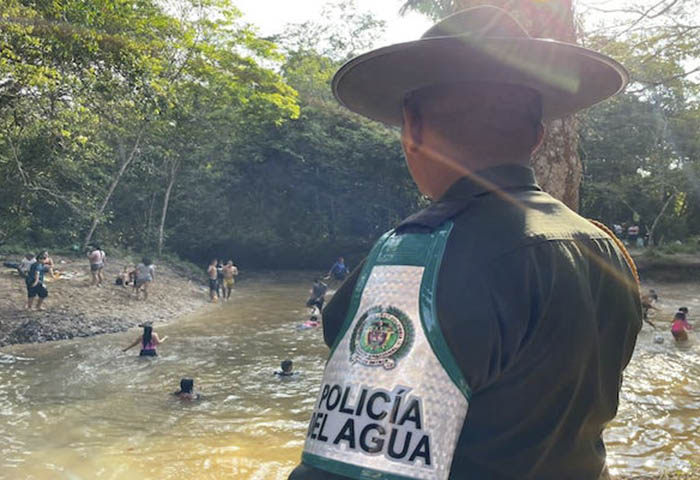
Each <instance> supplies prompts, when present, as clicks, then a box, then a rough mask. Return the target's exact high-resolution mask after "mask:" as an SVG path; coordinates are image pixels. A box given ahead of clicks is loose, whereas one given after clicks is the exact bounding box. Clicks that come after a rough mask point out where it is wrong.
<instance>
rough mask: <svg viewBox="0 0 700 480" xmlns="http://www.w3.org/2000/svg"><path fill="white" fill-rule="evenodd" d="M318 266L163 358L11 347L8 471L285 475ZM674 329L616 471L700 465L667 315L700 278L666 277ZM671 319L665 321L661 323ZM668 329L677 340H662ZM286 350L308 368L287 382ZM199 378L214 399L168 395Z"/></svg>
mask: <svg viewBox="0 0 700 480" xmlns="http://www.w3.org/2000/svg"><path fill="white" fill-rule="evenodd" d="M308 280H309V278H308V274H291V273H290V274H275V275H269V276H265V277H263V276H257V277H255V278H253V279H251V280H249V281H247V282H241V283H240V285H239V286H238V288H237V290H236V292H235V294H234V298H233V299H232V301H231V302H230V303H229V304H227V305H216V306H213V308H210V309H207V310H206V311H204V312H201V313H199V314H197V315H193V316H191V317H189V318H187V319H184V320H181V321H179V322H177V323H176V324H173V325H169V326H164V327H157V326H156V331H157V332H158V333H159V334H160V335H161V336H162V335H168V336H169V337H170V338H169V339H168V341H167V342H166V343H165V344H164V345H163V346H162V348H161V349H160V356H159V357H158V358H156V359H142V358H138V357H137V356H136V355H137V352H136V351H130V352H128V353H121V350H120V348H121V347H123V346H126V345H128V344H129V343H130V342H131V341H132V340H133V339H134V338H135V337H136V336H137V335H138V333H139V332H138V331H136V330H133V331H130V332H128V333H124V334H114V335H106V336H100V337H94V338H89V339H79V340H71V341H63V342H55V343H48V344H37V345H17V346H12V347H5V348H3V349H2V350H0V452H2V455H1V456H0V478H3V479H4V478H6V479H70V480H77V479H119V480H123V479H127V480H128V479H143V478H148V479H156V478H157V479H181V478H196V479H222V478H231V479H234V478H235V479H241V480H258V479H259V480H276V479H285V478H286V476H287V474H288V473H289V471H290V470H291V469H292V468H293V467H294V465H296V463H297V462H298V460H299V456H300V453H301V449H302V446H303V440H304V435H305V433H306V428H307V422H308V419H309V416H310V413H311V407H312V404H313V402H314V398H315V395H316V391H317V388H318V385H319V382H320V379H321V374H322V371H323V365H324V360H325V357H326V355H327V352H328V350H327V348H326V347H325V345H324V344H323V339H322V334H321V331H320V329H316V330H311V331H297V330H296V326H297V325H298V324H300V323H301V322H302V321H303V320H304V319H305V318H306V316H307V312H306V309H305V308H304V307H303V302H304V300H305V298H306V295H307V292H308V288H309V281H308ZM653 286H654V287H655V288H656V289H657V291H658V292H659V294H660V296H661V304H660V308H662V312H663V313H661V314H658V315H657V316H656V318H657V320H660V319H662V318H663V320H664V322H663V325H664V328H663V330H659V331H658V332H654V331H652V330H651V329H649V327H645V328H644V330H643V332H642V334H641V335H640V337H639V341H638V346H637V349H636V351H635V355H634V358H633V360H632V363H631V365H630V367H629V368H628V369H627V372H626V376H625V384H624V388H623V391H622V395H621V405H620V410H619V415H618V416H617V418H616V419H615V420H614V422H613V423H612V424H611V425H610V427H609V428H608V430H607V432H606V441H607V445H608V451H609V457H608V463H609V465H610V468H611V470H612V471H613V472H616V473H625V474H630V475H632V474H645V473H656V472H659V471H660V470H664V469H673V470H676V469H680V470H685V469H690V468H692V464H693V462H695V463H697V462H698V461H700V459H699V458H698V456H699V454H700V438H699V436H698V431H699V429H700V357H699V355H698V353H700V351H699V349H698V344H697V343H691V344H690V345H687V346H684V347H683V348H679V347H677V346H676V345H675V344H674V342H673V340H672V337H671V335H670V333H669V331H668V318H670V315H671V314H672V313H673V311H674V310H675V308H677V307H678V306H681V304H683V305H686V306H688V307H689V308H690V313H691V319H692V318H693V317H694V313H695V312H698V313H700V293H699V292H700V284H698V283H676V284H671V283H657V284H654V285H653ZM659 323H661V322H659ZM655 335H662V337H663V338H664V343H662V344H657V343H654V336H655ZM285 358H291V359H293V360H294V362H295V365H296V366H297V367H298V368H299V369H300V370H301V372H302V373H301V375H300V376H299V377H295V378H293V379H289V380H279V379H276V378H275V377H273V375H272V372H273V371H274V370H275V369H276V368H278V366H279V362H280V361H281V360H283V359H285ZM184 376H191V377H194V378H195V382H196V386H197V388H198V389H199V390H200V391H201V392H202V393H203V399H202V400H201V401H199V402H196V403H182V402H180V401H179V400H177V399H176V398H174V397H173V396H171V395H169V392H171V391H173V390H175V389H176V388H177V386H178V383H179V379H180V378H181V377H184Z"/></svg>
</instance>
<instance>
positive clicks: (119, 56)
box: [0, 0, 700, 268]
mask: <svg viewBox="0 0 700 480" xmlns="http://www.w3.org/2000/svg"><path fill="white" fill-rule="evenodd" d="M475 3H483V2H475V1H462V2H452V1H449V2H448V1H442V2H441V1H439V0H436V1H430V0H422V1H421V0H413V1H408V2H400V1H397V2H396V5H397V7H396V8H397V11H398V10H399V9H400V8H402V7H403V9H409V10H410V9H412V10H416V11H420V12H422V13H424V14H426V15H429V16H432V17H433V18H437V17H439V16H442V15H444V14H447V13H449V12H450V11H454V9H456V8H459V7H462V6H466V5H470V4H475ZM540 3H542V2H540ZM544 3H549V4H551V5H555V4H556V5H559V6H561V5H565V6H566V8H570V4H569V3H567V2H564V1H563V0H547V2H544ZM0 5H2V7H1V8H0V179H1V180H0V181H1V182H2V188H1V189H0V246H2V248H4V249H6V250H11V249H16V250H23V249H25V248H30V249H32V250H35V249H38V248H52V249H56V248H58V249H75V250H80V249H81V248H82V247H83V246H84V245H86V244H88V243H90V242H99V243H101V244H102V245H107V246H112V247H116V248H120V249H129V250H132V251H134V252H140V253H149V254H154V255H162V254H166V253H175V254H177V255H180V256H182V257H185V258H189V259H191V260H195V261H202V260H204V259H206V258H207V257H209V256H211V255H225V256H227V257H232V258H234V259H235V260H236V261H237V262H238V263H239V264H241V265H242V266H248V267H277V268H292V267H294V268H298V267H309V268H310V267H322V266H327V265H328V264H329V262H331V261H332V259H333V258H334V257H335V256H337V255H339V254H344V255H345V256H347V257H350V258H355V259H358V258H360V257H361V256H363V255H364V253H365V252H366V250H367V249H368V248H369V246H370V245H371V243H372V242H373V240H374V239H375V238H376V237H377V236H378V235H379V234H380V233H381V232H383V231H385V230H386V229H388V228H390V227H391V226H392V225H393V224H395V223H396V222H397V221H398V220H400V219H401V218H403V217H404V216H406V215H408V214H409V213H410V212H412V211H414V210H416V209H417V208H420V207H421V206H422V205H425V204H427V201H426V200H425V199H423V198H421V197H420V196H419V195H418V194H417V192H416V190H415V188H414V187H413V186H412V182H411V180H410V177H409V176H408V173H407V171H406V169H405V167H404V165H403V157H402V153H401V149H400V145H399V142H398V132H397V131H396V130H394V129H390V128H387V127H384V126H382V125H380V124H377V123H374V122H370V121H367V120H364V119H362V118H360V117H358V116H357V115H354V114H352V113H350V112H348V111H346V110H343V109H342V108H341V107H339V106H338V105H337V103H336V102H335V100H334V99H333V98H332V95H331V92H330V88H329V82H330V79H331V77H332V75H333V73H334V72H335V70H336V69H337V68H338V66H339V65H341V64H342V63H343V62H344V61H346V60H347V59H349V58H350V57H352V56H353V55H355V54H357V53H360V52H363V51H366V50H368V49H369V48H372V47H373V46H375V44H376V41H377V39H378V38H379V37H380V36H381V34H382V32H383V31H384V29H385V27H386V25H385V24H384V22H382V21H381V20H378V19H377V18H375V17H373V16H372V15H371V14H369V13H365V12H362V11H359V10H358V9H357V7H356V5H355V4H354V3H353V1H352V0H342V1H340V0H339V1H335V2H330V3H329V4H328V5H327V6H326V7H325V9H326V10H325V12H324V15H323V21H309V22H306V23H302V24H293V25H289V26H288V27H287V28H286V30H285V31H284V32H283V33H282V34H280V35H277V36H276V37H273V38H263V37H261V35H260V34H259V33H258V32H257V30H256V29H255V28H254V27H252V26H250V25H248V24H247V23H246V21H245V16H244V15H243V13H242V12H240V11H239V10H237V9H236V7H235V1H229V0H201V1H200V0H178V1H177V2H159V1H156V0H132V1H126V0H100V1H97V0H57V1H28V0H0ZM592 10H595V8H594V7H586V6H585V5H583V4H582V5H576V6H575V9H574V10H573V13H574V14H575V15H574V16H573V17H572V18H575V19H577V21H576V36H577V37H578V42H579V43H581V44H583V45H586V46H589V47H591V48H594V49H598V50H601V51H604V52H606V53H608V54H610V55H612V56H614V57H615V58H617V59H618V60H620V61H621V62H622V63H623V64H624V65H626V66H627V67H628V68H629V70H630V72H631V75H632V82H631V84H630V86H629V87H628V89H627V90H626V92H625V93H624V94H621V95H619V96H617V97H616V98H615V99H613V100H612V101H609V102H606V103H603V104H601V105H599V106H596V107H594V108H592V109H590V110H589V111H587V112H584V113H582V114H580V115H578V116H577V118H576V119H572V120H571V125H572V128H573V129H574V130H572V131H574V132H575V135H576V141H577V145H578V147H577V152H578V158H580V162H581V163H580V165H582V177H583V180H582V182H581V190H580V197H579V200H578V207H579V209H580V211H581V212H582V213H583V214H584V215H587V216H589V217H592V218H597V219H599V220H602V221H604V222H606V223H608V224H612V223H614V222H617V223H622V222H639V224H640V226H642V229H643V230H647V231H648V232H649V233H650V234H651V235H650V237H651V238H650V244H651V246H656V245H663V244H666V245H668V244H671V243H674V242H676V241H682V242H686V243H693V242H697V239H696V238H695V236H697V235H698V234H700V101H699V100H700V99H699V97H698V93H699V91H698V88H699V87H700V82H699V81H698V77H697V72H699V71H700V66H698V62H700V23H698V22H699V21H700V20H699V19H700V16H699V15H694V13H697V12H698V11H700V9H698V4H697V1H696V0H692V1H686V2H675V1H673V0H668V1H661V2H653V4H650V6H648V7H647V6H645V5H644V4H643V3H642V4H640V5H630V7H629V8H626V9H624V10H622V11H619V12H598V18H601V19H602V20H600V21H598V22H592V21H590V20H589V21H584V19H585V17H586V15H589V16H590V14H591V12H592ZM598 10H599V9H598ZM606 15H607V17H606ZM606 18H607V20H606ZM572 25H573V24H572ZM417 36H418V35H417ZM574 206H575V205H574ZM351 263H352V262H351Z"/></svg>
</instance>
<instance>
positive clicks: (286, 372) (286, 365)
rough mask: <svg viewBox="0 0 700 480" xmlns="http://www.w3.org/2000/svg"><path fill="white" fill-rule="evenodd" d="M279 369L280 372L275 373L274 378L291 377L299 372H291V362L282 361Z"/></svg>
mask: <svg viewBox="0 0 700 480" xmlns="http://www.w3.org/2000/svg"><path fill="white" fill-rule="evenodd" d="M280 368H281V369H282V371H275V376H277V377H293V376H294V375H298V374H299V372H295V371H293V368H294V364H293V363H292V361H291V360H283V361H282V363H280Z"/></svg>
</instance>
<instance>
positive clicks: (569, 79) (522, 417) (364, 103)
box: [289, 6, 641, 480]
mask: <svg viewBox="0 0 700 480" xmlns="http://www.w3.org/2000/svg"><path fill="white" fill-rule="evenodd" d="M626 82H627V74H626V72H625V70H624V68H623V67H622V66H621V65H619V64H618V63H617V62H615V61H614V60H612V59H610V58H608V57H605V56H603V55H601V54H598V53H596V52H593V51H590V50H587V49H584V48H581V47H578V46H575V45H569V44H564V43H560V42H555V41H549V40H542V39H536V38H531V37H529V36H528V34H527V32H526V31H525V30H524V29H523V28H522V27H521V26H520V25H519V24H518V23H517V22H516V21H515V20H514V19H513V18H512V17H511V16H510V15H509V14H508V13H506V12H505V11H503V10H500V9H498V8H495V7H487V6H483V7H475V8H473V9H469V10H465V11H463V12H460V13H457V14H455V15H452V16H450V17H448V18H446V19H444V20H443V21H441V22H439V23H438V24H437V25H435V26H434V27H432V28H431V29H430V30H428V32H427V33H425V35H423V37H422V38H421V39H420V40H418V41H415V42H409V43H402V44H398V45H392V46H389V47H385V48H381V49H379V50H376V51H373V52H369V53H367V54H364V55H361V56H360V57H357V58H355V59H353V60H351V61H350V62H348V63H347V64H346V65H345V66H343V67H342V68H341V69H340V70H339V72H338V73H337V74H336V76H335V78H334V80H333V89H334V92H335V95H336V97H337V98H338V99H339V100H340V102H341V103H343V104H344V105H345V106H346V107H348V108H349V109H351V110H353V111H355V112H358V113H360V114H362V115H365V116H367V117H369V118H372V119H375V120H379V121H382V122H385V123H388V124H391V125H402V127H403V130H402V143H403V147H404V151H405V154H406V160H407V163H408V167H409V170H410V172H411V175H412V176H413V178H414V180H415V182H416V184H417V186H418V188H419V190H420V191H421V192H422V193H424V194H425V195H428V196H430V197H431V198H432V199H433V200H434V203H433V204H432V205H431V206H430V207H428V208H427V209H425V210H423V211H421V212H419V213H417V214H415V215H413V216H411V217H409V218H408V219H406V220H405V221H403V222H402V223H401V224H400V225H399V226H398V227H397V228H396V229H394V230H391V231H390V232H388V233H386V234H385V235H384V236H383V237H382V238H381V239H379V241H378V242H377V243H376V244H375V246H374V247H373V249H372V251H371V252H370V254H369V256H368V257H367V259H366V260H365V262H364V263H363V265H362V266H361V267H360V268H357V269H356V270H355V272H354V273H353V274H352V275H351V276H350V277H349V278H348V280H347V281H346V282H345V283H344V284H343V285H342V286H341V287H340V288H339V290H338V292H337V293H336V294H335V295H334V297H333V299H332V301H331V302H330V303H329V305H328V306H327V307H326V309H325V310H324V315H323V322H324V336H325V340H326V343H327V344H328V345H329V346H330V347H331V353H330V356H329V359H328V362H327V365H326V369H325V372H324V377H323V380H322V383H321V386H320V388H319V392H318V396H317V399H316V402H315V404H314V408H313V412H312V417H311V421H310V423H309V428H308V431H307V434H306V443H305V447H304V451H303V454H302V461H301V465H299V466H298V467H297V468H296V469H295V470H294V472H293V473H292V474H291V476H290V477H289V478H290V479H291V480H312V479H324V480H340V479H382V480H393V479H423V480H448V479H489V480H500V479H538V480H542V479H585V480H596V479H602V478H608V473H607V469H606V467H605V446H604V444H603V439H602V431H603V428H604V426H605V424H606V423H607V422H609V421H610V420H611V419H612V418H613V417H614V416H615V413H616V410H617V405H618V394H619V390H620V384H621V380H622V371H623V369H624V368H625V366H626V365H627V363H628V362H629V360H630V357H631V354H632V350H633V348H634V344H635V340H636V336H637V333H638V332H639V330H640V328H641V305H640V298H639V291H638V286H637V282H636V271H635V269H634V265H633V263H631V260H629V258H628V256H626V252H624V248H623V247H621V246H620V245H619V244H618V243H616V241H615V240H614V239H613V238H612V237H611V235H609V233H608V232H607V231H605V229H604V228H602V227H599V226H596V225H594V224H593V223H591V222H589V221H587V220H586V219H584V218H582V217H580V216H578V215H577V214H576V213H574V212H573V211H571V210H569V209H568V208H567V207H566V206H565V205H563V204H562V203H561V202H559V201H557V200H555V199H554V198H552V197H551V196H549V195H548V194H546V193H544V192H542V191H541V189H540V188H539V187H538V185H537V183H536V181H535V178H534V174H533V170H532V169H531V168H530V166H529V158H530V156H531V154H532V153H533V152H534V151H535V150H536V148H537V147H538V146H539V144H540V142H541V140H542V136H543V133H544V130H543V126H542V121H543V120H545V121H546V120H552V119H556V118H560V117H563V116H566V115H569V114H571V113H573V112H575V111H577V110H580V109H582V108H585V107H588V106H590V105H593V104H595V103H597V102H600V101H602V100H604V99H605V98H607V97H609V96H611V95H614V94H615V93H617V92H618V91H620V90H621V89H622V88H623V87H624V85H625V84H626ZM368 201H370V200H368Z"/></svg>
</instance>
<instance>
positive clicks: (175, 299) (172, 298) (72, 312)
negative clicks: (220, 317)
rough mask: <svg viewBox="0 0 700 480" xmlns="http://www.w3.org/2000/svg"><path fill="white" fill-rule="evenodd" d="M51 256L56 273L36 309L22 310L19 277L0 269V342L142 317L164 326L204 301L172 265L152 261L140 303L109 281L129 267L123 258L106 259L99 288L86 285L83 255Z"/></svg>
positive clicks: (98, 330)
mask: <svg viewBox="0 0 700 480" xmlns="http://www.w3.org/2000/svg"><path fill="white" fill-rule="evenodd" d="M52 259H53V261H54V263H55V264H56V267H57V269H58V270H59V272H60V276H59V278H56V279H51V278H50V276H48V275H47V281H46V286H47V288H48V290H49V297H48V298H47V299H46V301H45V302H44V308H45V310H44V311H41V312H40V311H35V310H32V311H27V310H26V309H25V307H26V302H27V292H26V288H25V284H24V279H22V278H21V277H20V276H19V275H18V274H17V272H16V271H15V270H10V269H7V268H4V267H3V268H2V270H0V346H4V345H10V344H15V343H34V342H46V341H51V340H63V339H68V338H73V337H88V336H92V335H99V334H102V333H113V332H120V331H124V330H127V329H129V328H131V327H135V326H137V325H138V324H139V323H142V322H145V321H152V322H154V323H156V324H159V323H160V324H164V323H168V322H171V321H172V320H174V319H176V318H178V317H180V316H182V315H184V314H186V313H189V312H192V311H193V310H196V309H198V308H200V307H202V306H204V305H205V304H206V299H207V296H206V293H205V292H203V290H202V287H201V285H200V284H199V283H197V282H193V281H191V280H190V279H188V278H187V277H186V276H185V275H183V274H181V273H178V270H179V269H178V268H177V266H175V265H169V264H158V263H157V264H156V280H155V282H153V283H152V284H151V288H150V289H149V296H148V300H146V301H144V300H143V299H139V300H137V299H136V298H135V297H134V295H133V292H132V288H131V287H127V288H124V287H121V286H117V285H115V283H114V280H115V279H116V277H117V274H118V273H119V272H121V271H122V269H123V268H124V266H125V265H130V266H133V263H130V262H129V261H128V260H127V259H123V258H120V259H110V258H109V257H107V260H108V262H107V264H106V266H105V269H104V273H103V276H104V284H103V285H102V286H101V287H95V286H91V277H90V267H89V264H88V261H87V259H86V258H85V259H84V258H70V257H60V256H52ZM13 260H14V259H13ZM202 275H203V274H202Z"/></svg>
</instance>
